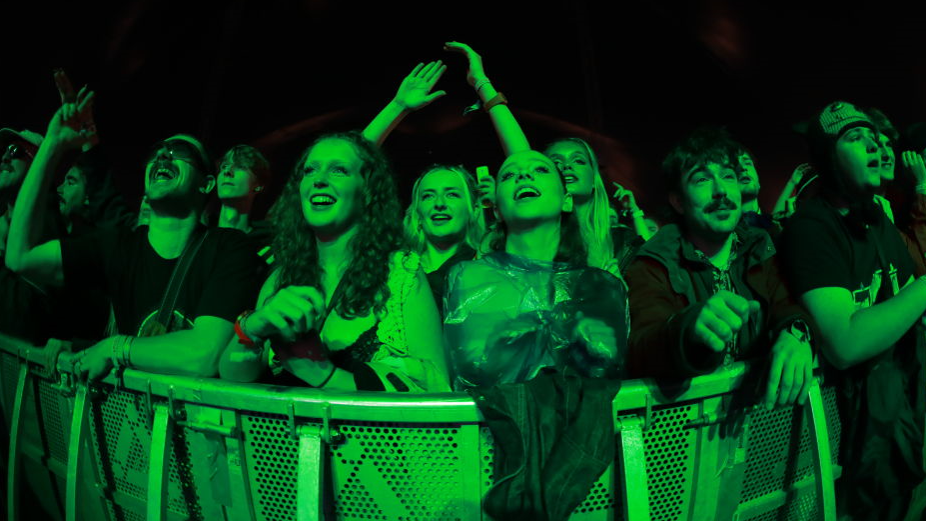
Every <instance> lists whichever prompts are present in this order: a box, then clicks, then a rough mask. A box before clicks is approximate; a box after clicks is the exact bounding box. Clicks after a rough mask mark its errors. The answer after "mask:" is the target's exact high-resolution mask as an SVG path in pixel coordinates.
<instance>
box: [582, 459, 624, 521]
mask: <svg viewBox="0 0 926 521" xmlns="http://www.w3.org/2000/svg"><path fill="white" fill-rule="evenodd" d="M613 469H614V466H613V465H611V466H610V467H608V468H607V469H606V470H605V471H604V473H603V474H602V475H601V477H599V478H598V481H596V482H595V484H594V485H592V488H591V490H589V491H588V496H586V497H585V500H584V501H582V503H581V504H580V505H579V506H578V507H576V509H575V510H574V511H573V512H572V515H571V516H570V517H569V520H570V521H581V520H583V519H601V518H607V515H602V514H605V513H606V512H609V511H614V510H616V509H617V507H618V504H619V500H620V497H619V494H618V493H615V491H614V472H613Z"/></svg>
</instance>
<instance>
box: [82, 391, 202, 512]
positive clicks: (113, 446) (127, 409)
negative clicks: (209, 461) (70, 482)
mask: <svg viewBox="0 0 926 521" xmlns="http://www.w3.org/2000/svg"><path fill="white" fill-rule="evenodd" d="M90 416H91V421H90V423H91V429H92V431H93V433H94V435H93V436H91V438H92V439H93V442H94V443H93V445H94V450H95V452H96V456H97V458H98V462H99V465H98V468H100V469H103V473H104V475H103V476H101V481H103V482H104V483H107V484H109V486H111V487H112V488H113V489H114V490H115V491H118V492H120V493H123V494H126V495H129V496H132V497H134V498H136V499H139V500H141V501H146V500H147V493H148V465H149V453H150V451H151V429H150V428H149V427H148V419H147V412H146V409H145V407H144V406H143V405H142V396H141V395H139V394H130V393H126V392H122V391H115V390H114V391H112V392H109V393H108V394H107V395H106V396H105V397H104V398H102V399H101V400H98V401H95V402H94V403H93V406H92V409H91V415H90ZM100 441H103V442H104V443H103V444H100ZM172 445H173V449H172V451H171V456H170V464H169V467H168V468H169V473H170V477H169V481H168V485H167V491H168V502H167V509H168V511H169V512H173V513H175V514H179V515H182V516H185V517H187V518H188V519H193V520H196V519H202V513H201V509H200V506H199V504H200V497H199V494H198V493H197V491H196V489H195V484H194V481H193V479H192V477H191V475H190V470H191V469H190V460H189V457H188V454H189V450H190V448H189V444H188V443H187V441H186V436H185V432H184V430H183V429H179V428H177V429H174V438H173V443H172ZM178 462H180V463H179V464H178ZM117 510H122V512H124V514H123V517H125V516H131V515H133V513H132V512H129V511H128V510H127V509H117Z"/></svg>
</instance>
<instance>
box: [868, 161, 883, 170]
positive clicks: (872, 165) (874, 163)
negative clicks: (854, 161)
mask: <svg viewBox="0 0 926 521" xmlns="http://www.w3.org/2000/svg"><path fill="white" fill-rule="evenodd" d="M881 164H882V163H881V160H880V159H872V160H871V161H869V162H868V168H881Z"/></svg>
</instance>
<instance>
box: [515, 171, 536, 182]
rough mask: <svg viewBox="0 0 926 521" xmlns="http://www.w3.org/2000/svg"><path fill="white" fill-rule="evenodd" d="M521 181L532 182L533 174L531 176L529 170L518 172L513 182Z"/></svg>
mask: <svg viewBox="0 0 926 521" xmlns="http://www.w3.org/2000/svg"><path fill="white" fill-rule="evenodd" d="M521 179H528V180H530V181H533V180H534V176H533V174H531V172H530V170H522V171H520V172H518V177H517V178H515V180H516V181H520V180H521Z"/></svg>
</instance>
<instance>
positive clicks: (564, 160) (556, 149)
mask: <svg viewBox="0 0 926 521" xmlns="http://www.w3.org/2000/svg"><path fill="white" fill-rule="evenodd" d="M546 156H547V157H549V158H550V159H551V160H552V161H553V164H554V165H556V169H557V170H558V171H559V173H560V174H561V175H562V176H563V179H564V180H565V181H566V190H568V191H569V193H570V194H572V196H573V197H574V198H575V199H576V200H577V201H584V200H586V199H588V198H590V197H591V196H592V192H593V191H594V189H595V175H596V173H595V170H594V168H592V161H591V158H590V157H588V152H587V151H586V149H585V147H584V146H582V145H581V144H579V143H576V142H574V141H557V142H556V143H553V144H552V145H551V146H550V148H548V149H547V151H546Z"/></svg>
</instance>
